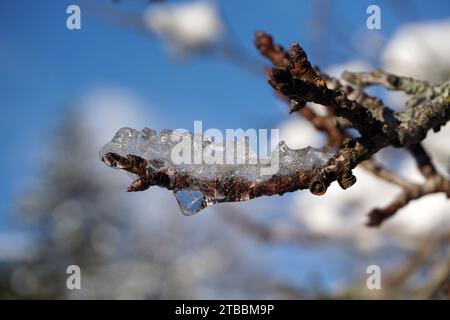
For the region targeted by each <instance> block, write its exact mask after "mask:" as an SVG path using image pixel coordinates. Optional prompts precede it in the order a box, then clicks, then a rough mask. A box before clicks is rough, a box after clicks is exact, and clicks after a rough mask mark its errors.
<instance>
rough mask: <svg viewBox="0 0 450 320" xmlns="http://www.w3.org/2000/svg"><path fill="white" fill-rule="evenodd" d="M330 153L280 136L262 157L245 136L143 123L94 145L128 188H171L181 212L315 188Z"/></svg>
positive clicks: (331, 152)
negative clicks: (122, 173)
mask: <svg viewBox="0 0 450 320" xmlns="http://www.w3.org/2000/svg"><path fill="white" fill-rule="evenodd" d="M230 154H231V158H227V157H229V155H230ZM335 154H336V150H334V149H332V148H329V147H324V148H321V149H315V148H311V147H308V148H304V149H298V150H292V149H290V148H289V147H288V146H287V145H286V144H285V143H284V142H283V141H281V142H280V143H279V144H278V146H277V147H276V148H275V150H274V151H273V152H272V156H271V157H270V158H267V159H265V158H258V157H257V155H256V154H255V153H254V152H253V150H252V149H251V147H250V145H249V144H248V142H247V141H246V140H245V139H242V140H238V141H237V142H231V141H226V142H212V141H211V140H208V139H204V138H203V137H202V135H193V134H191V133H189V132H179V131H172V130H163V131H161V132H160V133H159V134H158V133H157V132H156V131H154V130H152V129H149V128H144V129H143V130H142V131H137V130H135V129H131V128H122V129H120V130H119V131H118V132H117V133H116V135H115V136H114V138H113V140H112V141H111V142H110V143H108V144H106V145H105V146H104V147H103V148H102V150H101V151H100V157H101V159H102V161H103V162H105V163H106V164H107V165H109V166H111V167H113V168H117V169H123V170H126V171H128V172H129V173H130V174H131V176H132V178H133V179H134V182H133V183H132V184H131V185H130V186H129V187H128V191H142V190H146V189H148V188H149V187H151V186H154V185H156V186H160V187H164V188H167V189H169V190H172V191H173V192H174V194H175V197H176V198H177V200H178V203H179V205H180V208H181V210H182V212H183V214H185V215H191V214H194V213H196V212H198V211H200V210H201V209H203V208H205V207H207V206H208V205H212V204H215V203H219V202H232V201H244V200H249V199H252V198H255V197H259V196H263V195H273V194H277V193H278V194H281V193H284V192H288V191H293V190H297V189H305V188H310V187H311V186H310V185H311V183H313V187H314V188H319V187H320V186H317V182H315V180H314V178H315V176H316V175H317V173H318V172H319V171H320V169H321V168H322V167H324V166H325V165H326V164H327V162H328V161H329V160H330V159H331V158H332V157H333V156H334V155H335ZM320 188H322V189H323V187H320ZM318 192H320V191H318Z"/></svg>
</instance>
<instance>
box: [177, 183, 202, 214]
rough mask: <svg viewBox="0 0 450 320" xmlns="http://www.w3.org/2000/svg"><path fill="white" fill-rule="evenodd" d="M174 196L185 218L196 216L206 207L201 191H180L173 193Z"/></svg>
mask: <svg viewBox="0 0 450 320" xmlns="http://www.w3.org/2000/svg"><path fill="white" fill-rule="evenodd" d="M174 194H175V198H177V201H178V205H179V206H180V209H181V212H182V213H183V214H184V215H185V216H191V215H193V214H196V213H197V212H199V211H200V210H202V209H203V208H205V207H206V202H205V195H204V194H203V193H202V192H201V191H196V190H186V189H182V190H178V191H175V192H174Z"/></svg>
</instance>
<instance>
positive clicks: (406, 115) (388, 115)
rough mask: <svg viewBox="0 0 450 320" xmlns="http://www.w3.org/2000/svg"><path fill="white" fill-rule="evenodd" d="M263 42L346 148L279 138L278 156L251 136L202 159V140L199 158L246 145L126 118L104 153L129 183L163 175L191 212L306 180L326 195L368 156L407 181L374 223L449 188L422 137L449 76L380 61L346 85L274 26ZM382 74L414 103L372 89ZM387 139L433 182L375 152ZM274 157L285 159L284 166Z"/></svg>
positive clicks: (439, 108)
mask: <svg viewBox="0 0 450 320" xmlns="http://www.w3.org/2000/svg"><path fill="white" fill-rule="evenodd" d="M255 46H256V47H257V49H258V50H259V51H260V53H261V54H262V55H263V56H265V57H266V58H268V59H269V60H270V61H271V62H272V63H273V65H274V67H273V68H271V69H269V70H268V72H267V73H268V77H269V84H270V85H271V86H272V88H273V89H275V91H276V92H277V94H278V96H280V97H282V98H283V99H285V100H288V101H289V102H290V109H289V111H290V112H294V111H298V112H299V113H300V114H301V115H302V116H304V117H305V118H306V119H307V120H309V121H310V122H311V123H312V124H313V125H314V127H315V128H316V129H317V130H321V131H323V132H325V133H326V134H327V136H328V138H329V145H333V146H336V147H337V149H330V148H327V147H324V148H321V149H313V148H310V147H308V148H305V149H299V150H291V149H289V148H288V147H287V146H286V145H285V144H284V143H283V142H280V144H279V145H278V147H277V148H276V149H275V151H274V153H273V154H272V157H271V158H270V159H266V160H264V159H258V158H257V157H255V155H254V153H252V151H251V149H250V147H249V146H248V144H246V143H245V142H244V145H243V146H244V147H243V149H244V151H245V152H244V153H243V154H242V153H241V156H239V155H238V153H236V155H235V154H233V156H232V157H231V159H232V160H233V161H232V163H229V162H227V161H225V162H224V163H220V164H219V163H217V162H208V161H206V162H196V161H195V159H196V158H197V156H196V154H197V155H198V154H199V150H200V155H201V156H200V158H202V157H203V158H205V155H207V157H206V158H211V154H213V153H217V152H219V154H220V153H221V152H223V150H227V149H228V148H227V146H231V148H232V149H233V150H234V149H236V150H237V149H238V148H239V147H238V146H237V145H235V143H234V142H227V143H225V144H224V145H222V146H221V145H220V144H217V143H216V142H214V143H213V142H211V141H208V140H204V139H203V138H202V137H198V136H195V135H192V134H190V133H187V132H182V133H180V132H176V131H170V130H164V131H162V132H161V133H159V134H157V133H156V132H155V131H153V130H151V129H148V128H145V129H143V130H142V131H137V130H134V129H130V128H123V129H120V130H119V131H118V132H117V134H116V136H115V137H114V139H113V140H112V141H111V142H110V143H108V144H107V145H106V146H105V147H103V149H102V150H101V152H100V156H101V159H102V160H103V161H104V162H105V163H106V164H107V165H109V166H111V167H113V168H118V169H123V170H125V171H127V172H129V173H130V174H131V175H132V176H133V178H134V182H133V183H132V184H131V185H130V186H129V187H128V191H141V190H146V189H148V188H149V187H150V186H154V185H156V186H160V187H164V188H167V189H169V190H172V191H173V192H174V194H175V196H176V198H177V200H178V202H179V204H180V207H181V209H182V211H183V213H184V214H186V215H190V214H193V213H196V212H198V211H200V210H201V209H203V208H205V207H206V206H208V205H211V204H214V203H219V202H232V201H244V200H248V199H252V198H256V197H260V196H264V195H268V196H269V195H274V194H283V193H285V192H290V191H296V190H299V189H309V190H310V191H311V192H312V193H313V194H316V195H321V194H323V193H325V192H326V190H327V188H328V186H329V185H330V184H331V183H332V182H333V181H337V182H338V183H339V185H340V186H341V187H342V188H343V189H346V188H349V187H350V186H352V185H353V184H354V183H355V182H356V178H355V177H354V176H353V174H352V169H353V168H355V167H356V166H357V165H359V164H360V163H364V167H365V168H367V169H368V170H370V171H371V172H373V173H374V174H375V175H376V176H378V177H380V178H382V179H385V180H386V181H389V182H391V183H395V184H397V185H398V186H400V187H401V188H402V193H401V194H400V195H399V196H398V197H397V198H396V199H394V201H393V203H392V204H391V205H389V206H388V207H386V208H384V209H374V210H373V211H372V212H371V214H370V216H369V223H368V224H369V225H371V226H378V225H380V224H381V223H382V222H383V221H384V220H385V219H387V218H388V217H390V216H392V215H393V214H394V213H395V212H397V210H399V209H400V208H402V207H404V206H405V205H407V204H408V203H409V202H410V201H412V200H414V199H418V198H420V197H422V196H425V195H427V194H431V193H436V192H443V193H445V194H446V195H447V197H449V198H450V183H449V181H448V179H447V178H445V177H444V176H442V175H441V174H439V173H438V172H437V171H436V169H435V168H434V166H433V164H432V161H431V159H430V158H429V156H428V155H427V154H426V151H425V149H423V147H422V146H421V144H420V143H421V141H422V140H423V139H424V138H425V137H426V135H427V132H428V131H430V130H434V131H438V130H439V128H440V127H441V126H442V125H444V124H446V123H447V122H448V121H449V120H450V80H449V81H446V82H443V83H442V84H439V85H433V86H432V85H430V84H428V83H427V82H425V81H420V80H416V79H412V78H405V77H399V76H395V75H392V74H388V73H386V72H384V71H381V70H375V71H373V72H369V73H350V72H347V73H344V75H343V78H344V79H346V80H347V81H349V82H350V83H352V84H353V86H350V85H344V84H342V83H341V82H340V81H339V80H338V79H335V78H331V77H329V76H327V75H326V74H324V73H323V72H321V71H320V69H319V68H317V67H313V66H312V64H311V63H310V62H309V60H308V57H307V55H306V53H305V51H304V50H303V49H302V48H301V46H300V45H298V44H294V45H293V46H292V47H291V49H290V51H286V50H284V48H283V47H282V46H280V45H278V44H274V43H273V40H272V37H271V36H269V35H267V34H264V33H261V32H259V33H257V34H256V39H255ZM373 84H381V85H384V86H386V88H388V89H390V90H401V91H404V92H405V93H407V94H409V95H410V96H411V98H410V100H409V101H408V103H407V107H408V109H406V110H404V111H401V112H394V111H393V110H392V109H390V108H389V107H387V106H386V105H384V103H383V102H382V101H381V100H380V99H378V98H377V97H372V96H370V95H368V94H367V93H366V92H364V88H365V87H366V86H368V85H373ZM308 102H315V103H318V104H321V105H323V106H325V107H326V108H327V110H328V115H327V116H319V115H317V114H315V113H314V112H313V111H312V110H311V109H310V108H309V107H308V106H307V105H306V104H307V103H308ZM348 128H355V129H357V130H358V131H359V133H360V136H359V137H357V138H354V137H351V136H350V135H349V134H348V133H347V132H346V131H345V129H348ZM184 140H187V141H189V143H188V145H191V149H189V151H188V152H184V151H183V152H182V154H183V155H182V156H180V153H179V152H178V151H176V152H174V149H175V150H178V146H179V143H180V141H184ZM192 141H193V142H192ZM195 141H197V143H195ZM191 142H192V143H191ZM388 146H392V147H396V148H405V149H407V150H408V151H409V152H410V153H411V155H412V156H413V157H414V158H415V159H416V163H417V166H418V168H419V170H420V171H421V172H422V174H423V176H424V178H425V179H426V182H425V183H424V184H422V185H418V184H414V183H411V182H410V181H408V180H407V179H405V178H403V177H399V176H397V175H396V174H395V172H392V171H389V170H386V169H384V168H382V167H380V166H379V165H378V164H375V163H374V162H373V161H372V160H371V157H372V156H373V155H374V154H376V153H377V152H378V151H379V150H381V149H383V148H385V147H388ZM174 155H175V158H185V156H187V158H188V159H189V161H182V162H179V161H175V158H174ZM177 155H178V156H177ZM208 155H209V156H208ZM274 155H276V156H275V157H274ZM242 158H243V159H244V161H243V162H242V160H243V159H242ZM247 160H248V161H247ZM251 160H256V162H252V161H251ZM366 160H369V161H368V162H367V161H366ZM274 163H276V164H277V165H276V168H277V169H276V170H275V172H273V170H272V169H273V164H274ZM268 172H271V173H270V174H268Z"/></svg>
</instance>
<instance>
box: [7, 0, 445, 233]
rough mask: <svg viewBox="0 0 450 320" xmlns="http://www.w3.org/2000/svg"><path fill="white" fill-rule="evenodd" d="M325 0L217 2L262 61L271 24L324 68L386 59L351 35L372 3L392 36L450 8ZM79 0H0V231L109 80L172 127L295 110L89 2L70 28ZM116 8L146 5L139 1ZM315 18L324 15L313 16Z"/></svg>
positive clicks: (259, 120)
mask: <svg viewBox="0 0 450 320" xmlns="http://www.w3.org/2000/svg"><path fill="white" fill-rule="evenodd" d="M130 2H133V1H130ZM173 2H177V1H173ZM320 2H323V3H325V4H326V3H329V6H327V8H328V9H327V10H322V11H320V13H321V14H320V15H318V14H317V13H314V12H315V11H314V10H315V9H314V8H315V6H314V5H313V2H311V1H300V0H297V1H294V0H266V1H261V0H251V1H238V0H227V1H218V3H219V7H220V8H221V10H222V12H223V14H224V16H225V17H226V19H227V21H228V23H229V25H230V26H231V28H232V30H233V33H234V34H235V35H236V37H237V39H238V40H239V42H240V43H241V44H242V45H243V46H244V47H245V49H246V50H247V51H248V53H249V54H251V55H254V57H255V59H259V60H260V61H263V60H262V59H261V58H259V57H258V56H257V54H256V52H255V50H254V48H253V47H252V39H253V33H254V31H256V30H264V31H267V32H269V33H271V34H273V35H274V36H275V37H276V39H277V41H279V42H280V43H283V44H284V45H286V46H288V45H289V44H291V43H292V42H297V41H298V42H300V43H301V44H302V45H303V46H304V48H305V49H306V50H307V52H310V58H311V60H312V61H313V62H314V63H316V64H318V65H321V66H323V67H326V66H327V65H331V64H335V63H341V62H344V61H347V60H350V59H354V58H363V59H369V60H371V62H372V63H373V64H374V65H377V64H378V61H377V59H376V56H377V55H376V53H375V54H374V55H373V56H361V54H362V53H361V52H360V51H358V50H356V49H355V46H354V45H352V41H351V39H353V37H354V36H355V34H357V33H358V32H364V31H366V30H367V29H366V28H365V22H366V18H367V14H366V8H367V6H368V5H369V4H378V5H379V6H380V7H381V10H382V29H381V30H380V31H373V32H378V33H379V34H380V35H381V36H382V37H383V38H385V39H389V37H391V36H392V34H393V32H394V31H395V29H396V28H397V27H399V26H400V25H402V24H404V23H407V22H411V21H421V20H436V19H443V18H447V17H448V16H449V13H450V2H448V1H393V0H392V1H373V0H372V1H354V0H337V1H319V3H320ZM72 3H74V4H77V3H78V4H80V3H79V1H64V0H58V1H33V0H9V1H1V2H0V99H1V100H0V101H1V106H2V117H1V118H0V134H1V136H2V143H1V145H2V160H1V164H2V165H1V166H0V179H1V184H0V229H8V228H11V227H12V226H11V218H10V216H9V215H10V209H11V206H12V203H13V202H12V201H13V197H14V196H15V195H16V194H17V192H19V191H20V189H21V188H23V186H24V183H25V182H26V181H27V179H28V178H29V177H30V176H33V175H36V174H38V173H39V167H38V165H39V164H38V163H36V161H35V160H36V153H37V150H39V149H41V148H43V147H48V146H47V145H46V143H45V140H46V137H48V135H49V134H51V132H52V130H53V129H54V127H55V126H56V125H57V124H58V121H59V119H60V116H61V115H62V112H63V111H64V109H65V108H66V106H67V105H68V104H70V102H71V101H73V100H74V99H77V98H78V97H79V96H81V95H83V94H84V93H86V92H87V91H88V90H89V89H90V88H93V87H96V86H99V85H104V84H110V85H118V86H123V87H125V88H127V89H129V90H132V91H133V92H134V93H135V94H137V95H138V96H139V97H141V98H142V99H144V100H145V101H148V102H149V104H150V105H152V106H153V108H155V109H157V112H158V114H161V115H162V117H163V119H164V125H166V126H169V127H175V128H176V127H184V128H188V129H189V128H192V124H193V121H194V120H198V119H201V120H203V121H204V125H205V126H206V127H210V128H211V127H215V128H219V129H225V128H239V127H243V128H248V127H256V128H261V127H265V128H267V127H274V126H275V125H276V124H277V123H279V122H280V121H281V120H282V119H284V118H285V117H287V114H285V113H284V112H281V109H280V108H276V107H275V106H276V104H277V103H278V102H277V100H276V98H275V97H274V95H273V93H272V91H271V89H270V88H269V86H268V85H267V83H266V81H265V79H264V78H263V77H261V76H258V75H255V74H251V73H247V72H245V71H243V70H241V69H240V68H238V67H236V66H235V65H233V64H231V63H229V62H227V61H224V60H218V59H216V58H211V57H194V58H192V59H190V61H189V62H184V63H181V62H179V61H176V60H175V59H173V57H171V56H170V55H168V54H167V50H166V49H165V47H164V46H163V44H162V43H161V42H159V41H157V40H156V39H154V38H151V37H146V36H145V35H143V34H140V33H138V32H135V31H134V30H131V29H128V28H123V27H118V26H111V25H107V24H104V23H100V22H99V21H96V20H95V19H90V18H89V17H85V13H86V12H85V11H84V10H83V5H82V4H80V5H81V10H82V30H79V31H69V30H67V29H66V25H65V22H66V18H67V15H66V8H67V6H68V5H69V4H72ZM100 3H103V4H108V3H109V2H108V1H101V2H100ZM316 3H317V2H316ZM115 7H116V8H117V9H125V8H127V9H130V10H139V9H143V8H144V7H145V6H144V5H143V4H139V3H134V2H133V3H132V4H127V3H121V4H117V5H115ZM86 16H88V14H86ZM315 16H316V17H319V18H316V19H313V20H314V21H311V20H312V18H311V17H315ZM321 20H323V21H321ZM321 48H322V49H321ZM237 115H238V116H237ZM159 125H160V124H159ZM149 126H152V124H151V123H150V124H149Z"/></svg>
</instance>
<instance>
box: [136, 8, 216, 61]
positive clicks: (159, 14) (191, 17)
mask: <svg viewBox="0 0 450 320" xmlns="http://www.w3.org/2000/svg"><path fill="white" fill-rule="evenodd" d="M144 24H145V25H146V26H147V27H148V28H149V29H150V30H151V31H153V32H154V33H155V34H156V35H157V36H159V37H160V38H161V39H163V40H165V41H166V42H167V43H168V44H169V46H170V48H171V49H172V50H173V51H174V52H175V53H179V54H183V53H189V52H190V51H198V50H202V49H205V48H208V47H210V46H211V45H212V44H214V43H215V42H217V40H218V39H219V38H220V37H221V35H222V33H223V29H224V26H223V22H222V19H221V17H220V14H219V12H218V10H217V8H216V6H215V5H214V4H213V3H212V2H206V1H194V2H188V3H178V4H169V5H159V6H154V7H151V8H149V9H147V11H146V12H145V14H144Z"/></svg>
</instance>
